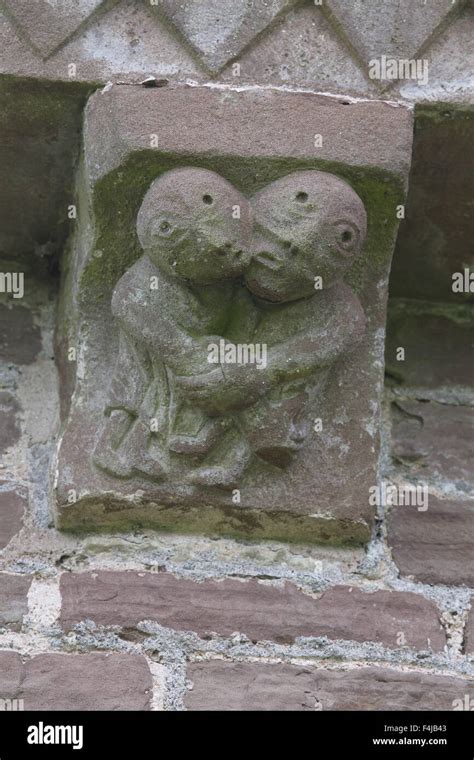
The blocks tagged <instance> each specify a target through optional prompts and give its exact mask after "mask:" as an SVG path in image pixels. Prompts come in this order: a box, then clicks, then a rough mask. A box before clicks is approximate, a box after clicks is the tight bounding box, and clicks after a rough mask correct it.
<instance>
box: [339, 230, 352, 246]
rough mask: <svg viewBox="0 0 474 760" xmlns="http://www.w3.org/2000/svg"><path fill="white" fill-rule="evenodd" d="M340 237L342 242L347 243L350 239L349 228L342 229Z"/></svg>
mask: <svg viewBox="0 0 474 760" xmlns="http://www.w3.org/2000/svg"><path fill="white" fill-rule="evenodd" d="M341 238H342V242H343V243H349V242H350V241H351V240H352V232H351V230H344V232H343V233H342V235H341Z"/></svg>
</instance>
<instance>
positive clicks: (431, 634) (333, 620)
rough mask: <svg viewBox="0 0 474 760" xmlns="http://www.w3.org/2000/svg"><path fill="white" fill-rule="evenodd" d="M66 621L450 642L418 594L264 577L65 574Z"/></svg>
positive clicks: (278, 637)
mask: <svg viewBox="0 0 474 760" xmlns="http://www.w3.org/2000/svg"><path fill="white" fill-rule="evenodd" d="M61 594H62V601H63V604H62V612H61V622H62V625H63V627H64V628H65V629H66V630H70V629H71V628H72V627H73V626H74V625H75V624H77V623H79V622H81V621H82V620H93V621H94V622H96V623H97V624H99V625H120V626H122V627H124V628H127V627H131V626H134V625H137V624H138V623H139V622H140V621H143V620H156V621H157V622H158V623H160V625H163V626H165V627H167V628H174V629H175V630H182V631H187V630H189V631H194V632H196V633H197V634H198V635H200V636H202V637H208V636H210V635H211V634H212V633H216V634H218V635H221V636H230V635H231V634H232V633H234V632H235V631H239V632H241V633H243V634H245V635H246V636H247V637H248V638H250V639H251V640H252V641H264V640H270V641H277V642H280V643H291V642H293V641H294V640H295V639H296V638H297V637H299V636H313V637H314V636H326V637H328V638H330V639H350V640H353V641H377V642H381V643H383V644H384V645H385V646H387V647H389V648H391V649H394V648H396V647H398V646H399V645H400V644H399V640H401V639H400V637H399V634H400V632H402V633H403V635H404V642H405V644H404V645H405V646H408V647H410V648H412V649H425V648H429V647H431V648H432V649H433V650H435V651H436V650H437V651H442V650H443V647H444V646H445V643H446V640H445V636H444V633H443V631H442V629H441V626H440V623H439V614H438V611H437V609H436V606H435V605H434V604H433V603H432V602H430V601H428V600H427V599H423V597H419V596H417V595H416V594H410V593H397V592H388V591H376V592H374V593H369V594H367V593H364V592H363V591H360V590H359V589H357V588H352V587H345V586H337V587H335V588H332V589H329V590H328V591H326V592H324V594H322V596H321V597H320V598H318V599H313V598H311V597H310V596H308V595H307V594H304V593H303V592H301V591H299V590H298V589H297V588H296V587H295V586H292V585H291V584H285V585H284V586H283V588H278V587H275V586H271V585H269V584H266V583H260V582H258V581H256V580H249V581H247V582H245V583H244V582H242V581H238V580H224V581H217V582H216V581H205V582H203V583H195V582H193V581H190V580H187V579H177V578H175V577H174V576H172V575H169V574H165V573H160V574H159V575H152V574H141V575H139V574H137V573H132V572H128V573H117V572H101V573H99V574H94V575H91V574H89V573H81V574H65V575H63V576H62V578H61Z"/></svg>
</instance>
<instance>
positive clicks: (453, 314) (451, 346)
mask: <svg viewBox="0 0 474 760" xmlns="http://www.w3.org/2000/svg"><path fill="white" fill-rule="evenodd" d="M473 330H474V313H473V309H472V306H470V305H465V306H454V307H449V306H447V305H446V304H441V305H439V304H433V303H429V302H422V303H420V302H418V301H415V300H405V299H392V300H390V301H389V305H388V315H387V341H386V346H385V371H386V372H387V373H388V374H389V375H390V377H391V379H393V380H394V381H395V382H396V383H397V384H400V385H402V386H411V387H413V386H415V387H418V388H439V387H452V386H461V387H463V388H466V389H469V390H470V389H472V388H473V386H474V367H473V362H472V340H473V337H472V336H473ZM399 348H403V349H404V351H405V355H404V359H403V361H399V360H397V351H398V349H399Z"/></svg>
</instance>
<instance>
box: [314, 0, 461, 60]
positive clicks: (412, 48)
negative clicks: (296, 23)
mask: <svg viewBox="0 0 474 760" xmlns="http://www.w3.org/2000/svg"><path fill="white" fill-rule="evenodd" d="M326 2H327V5H328V7H329V9H330V11H331V12H332V14H333V16H334V17H335V19H336V21H337V22H338V25H340V27H342V29H343V30H344V32H345V33H346V35H347V37H348V39H349V41H350V42H351V43H352V45H353V46H354V48H355V49H356V50H357V52H358V53H359V55H360V56H361V58H362V60H363V61H364V62H366V63H367V64H368V62H369V61H370V60H371V59H373V58H380V57H381V56H382V55H385V56H387V58H389V57H393V58H396V59H405V58H413V57H414V56H415V55H416V54H417V52H418V51H419V50H420V48H421V47H422V45H423V44H424V43H425V41H426V40H428V39H429V38H430V37H431V35H432V34H433V32H434V31H435V30H436V29H437V27H438V26H439V25H440V24H441V23H442V22H443V20H444V19H445V18H446V17H447V16H448V15H449V14H450V13H451V12H454V11H457V9H458V6H459V3H454V4H453V2H452V0H429V1H428V2H427V1H426V0H392V1H391V2H389V3H384V4H383V8H381V6H380V4H379V3H373V2H372V1H371V0H351V2H348V0H326Z"/></svg>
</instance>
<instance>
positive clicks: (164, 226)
mask: <svg viewBox="0 0 474 760" xmlns="http://www.w3.org/2000/svg"><path fill="white" fill-rule="evenodd" d="M160 232H163V233H164V234H165V235H167V234H168V233H169V232H171V225H170V224H169V222H161V224H160Z"/></svg>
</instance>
